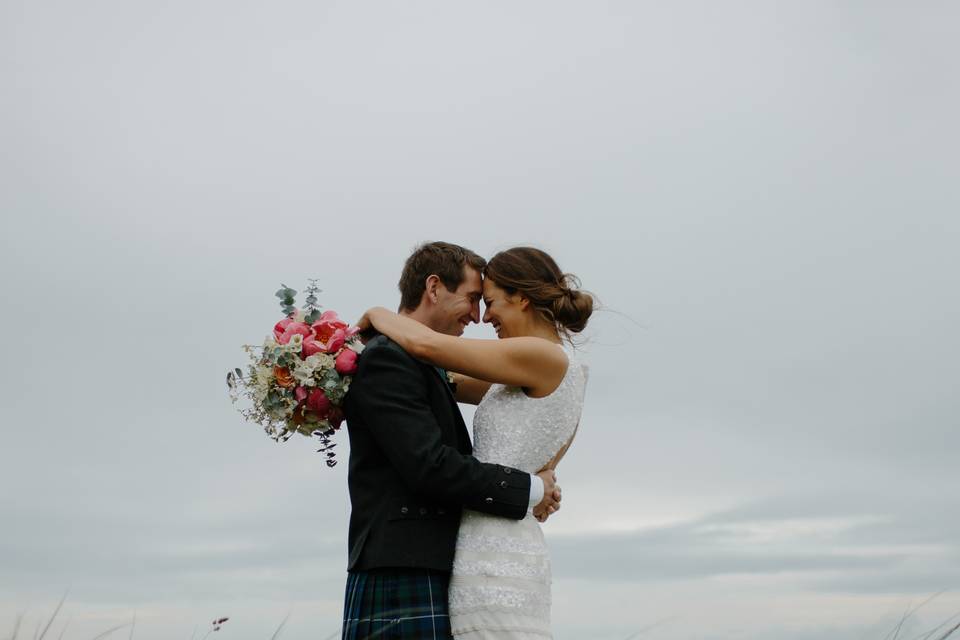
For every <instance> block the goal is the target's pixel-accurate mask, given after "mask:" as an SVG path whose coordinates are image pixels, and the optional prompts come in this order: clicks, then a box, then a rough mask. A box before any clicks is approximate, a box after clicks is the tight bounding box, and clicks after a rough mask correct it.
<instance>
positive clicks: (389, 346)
mask: <svg viewBox="0 0 960 640" xmlns="http://www.w3.org/2000/svg"><path fill="white" fill-rule="evenodd" d="M372 361H380V362H383V361H389V362H393V363H396V364H402V365H404V366H406V367H410V368H412V369H418V368H420V366H421V363H420V362H419V361H418V360H416V359H415V358H414V357H413V356H411V355H410V354H409V353H407V352H406V351H404V350H403V348H402V347H401V346H400V345H399V344H397V343H396V342H394V341H393V340H391V339H390V338H388V337H387V336H385V335H383V334H378V335H377V336H375V337H374V338H371V339H370V340H369V341H368V342H367V343H366V345H364V348H363V353H361V354H360V358H359V360H358V362H357V369H358V371H357V373H358V374H359V373H361V372H362V371H363V370H364V369H366V366H364V365H368V363H370V362H372Z"/></svg>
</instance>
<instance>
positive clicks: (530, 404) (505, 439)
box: [450, 347, 587, 640]
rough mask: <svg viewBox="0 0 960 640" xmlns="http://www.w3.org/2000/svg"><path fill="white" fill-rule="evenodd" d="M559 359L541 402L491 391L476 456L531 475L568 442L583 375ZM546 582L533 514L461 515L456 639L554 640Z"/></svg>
mask: <svg viewBox="0 0 960 640" xmlns="http://www.w3.org/2000/svg"><path fill="white" fill-rule="evenodd" d="M564 351H565V353H566V354H567V358H568V360H569V365H568V367H567V372H566V374H564V377H563V380H562V381H561V382H560V385H559V386H558V387H557V388H556V389H555V390H554V392H553V393H551V394H550V395H548V396H546V397H543V398H531V397H529V396H527V395H526V394H525V393H524V392H523V390H522V389H520V388H518V387H508V386H505V385H502V384H494V385H492V386H491V387H490V389H489V390H488V391H487V394H486V395H485V396H484V398H483V400H482V402H481V403H480V404H479V406H478V407H477V411H476V413H475V414H474V420H473V437H474V451H473V455H474V456H476V457H477V458H478V459H479V460H482V461H484V462H492V463H496V464H502V465H506V466H509V467H514V468H516V469H521V470H523V471H526V472H527V473H536V472H537V471H539V470H540V469H542V468H543V467H544V466H545V465H546V464H547V463H548V462H550V460H552V459H553V457H554V456H555V455H556V454H557V452H558V451H559V450H560V449H561V448H562V447H563V445H565V444H566V443H567V442H568V441H569V440H570V438H571V437H572V436H573V433H574V431H575V429H576V427H577V423H578V422H579V421H580V412H581V409H582V408H583V393H584V388H585V385H586V378H587V372H586V367H585V366H584V365H582V364H581V363H580V362H579V359H578V358H577V354H576V352H575V351H574V350H573V349H572V348H569V347H564ZM550 581H551V574H550V556H549V553H548V551H547V546H546V543H545V541H544V538H543V532H542V531H541V529H540V523H539V522H537V521H536V519H534V517H533V516H532V515H531V514H530V513H528V514H527V516H526V517H525V518H524V519H523V520H508V519H506V518H498V517H494V516H489V515H487V514H483V513H478V512H475V511H470V510H465V511H464V513H463V518H462V520H461V522H460V533H459V535H458V538H457V550H456V555H455V557H454V561H453V574H452V577H451V581H450V623H451V626H452V629H453V634H454V636H455V637H457V638H461V639H463V640H484V639H488V638H489V639H491V640H493V639H502V638H506V637H509V638H511V640H513V639H516V640H522V639H526V638H530V639H537V640H543V638H549V637H551V633H550Z"/></svg>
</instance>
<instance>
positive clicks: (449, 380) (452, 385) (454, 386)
mask: <svg viewBox="0 0 960 640" xmlns="http://www.w3.org/2000/svg"><path fill="white" fill-rule="evenodd" d="M444 373H446V378H447V386H448V387H450V390H451V391H453V392H456V391H457V383H456V382H454V381H453V374H452V373H450V372H449V371H445V372H444Z"/></svg>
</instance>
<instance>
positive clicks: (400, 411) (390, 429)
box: [349, 344, 530, 519]
mask: <svg viewBox="0 0 960 640" xmlns="http://www.w3.org/2000/svg"><path fill="white" fill-rule="evenodd" d="M349 394H350V396H352V397H351V398H350V402H351V404H352V405H353V408H354V411H355V412H356V413H358V414H359V416H360V417H361V418H362V419H363V421H364V423H366V425H367V427H368V428H369V430H370V432H371V434H372V437H373V439H374V440H375V441H376V442H377V444H378V445H379V446H380V447H381V448H382V450H383V452H384V455H385V456H386V457H387V459H388V460H389V461H390V463H391V465H392V466H393V467H394V468H395V469H396V470H397V472H398V473H399V475H400V477H401V478H402V479H403V481H404V483H405V484H406V485H407V486H408V488H409V489H410V490H411V491H413V492H415V493H417V494H421V495H425V496H429V497H430V498H432V499H435V500H437V501H440V502H445V503H448V504H462V505H463V506H465V507H468V508H470V509H473V510H475V511H482V512H485V513H490V514H493V515H499V516H503V517H507V518H513V519H521V518H523V517H524V516H525V515H526V513H527V508H528V506H529V502H530V475H529V474H527V473H525V472H523V471H518V470H517V469H511V468H509V467H503V466H501V465H497V464H487V463H483V462H480V461H479V460H477V459H476V458H474V457H472V456H466V455H463V454H461V453H460V452H459V451H457V449H456V448H454V447H451V446H447V445H445V444H443V442H442V440H441V429H440V426H439V424H438V423H437V419H436V416H435V415H434V413H433V411H431V409H430V402H429V397H428V395H427V388H426V387H425V384H424V378H423V368H422V367H420V366H419V365H418V364H417V363H416V361H414V360H413V359H412V358H411V357H410V356H409V355H407V354H406V353H404V352H402V351H401V350H399V349H397V348H393V347H392V346H390V345H386V344H381V345H377V346H373V347H368V349H367V351H366V352H365V353H364V357H363V358H362V361H361V363H360V368H359V370H358V371H357V375H356V376H355V377H354V380H353V383H352V384H351V387H350V392H349Z"/></svg>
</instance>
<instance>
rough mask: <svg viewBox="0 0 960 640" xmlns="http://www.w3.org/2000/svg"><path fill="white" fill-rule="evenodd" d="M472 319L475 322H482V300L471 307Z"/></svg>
mask: <svg viewBox="0 0 960 640" xmlns="http://www.w3.org/2000/svg"><path fill="white" fill-rule="evenodd" d="M470 319H471V320H473V322H474V323H475V324H480V301H479V300H477V301H476V302H474V303H473V305H472V306H471V307H470Z"/></svg>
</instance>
